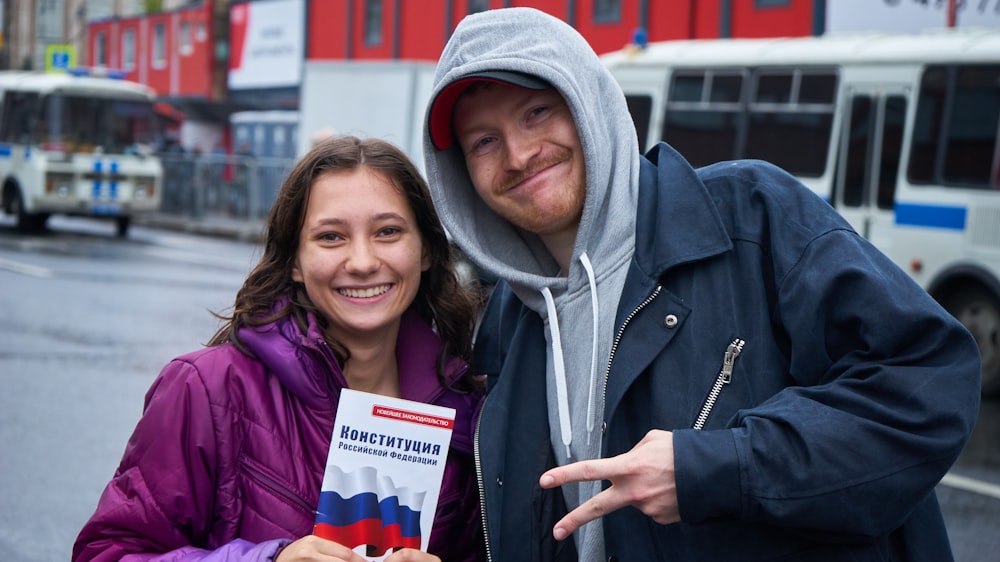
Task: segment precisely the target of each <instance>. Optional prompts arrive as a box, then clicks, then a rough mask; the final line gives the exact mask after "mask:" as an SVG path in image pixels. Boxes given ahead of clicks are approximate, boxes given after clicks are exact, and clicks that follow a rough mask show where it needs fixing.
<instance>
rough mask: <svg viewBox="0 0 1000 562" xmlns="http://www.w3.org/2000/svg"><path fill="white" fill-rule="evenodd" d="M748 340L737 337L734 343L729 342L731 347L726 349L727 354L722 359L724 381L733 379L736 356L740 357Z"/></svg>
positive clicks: (727, 382)
mask: <svg viewBox="0 0 1000 562" xmlns="http://www.w3.org/2000/svg"><path fill="white" fill-rule="evenodd" d="M745 343H746V342H745V341H743V340H741V339H739V338H736V339H735V340H733V343H731V344H729V348H727V349H726V356H725V358H724V359H723V360H722V382H723V383H725V384H729V382H730V381H732V380H733V364H734V363H736V358H737V357H739V355H740V352H741V351H743V344H745Z"/></svg>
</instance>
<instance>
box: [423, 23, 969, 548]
mask: <svg viewBox="0 0 1000 562" xmlns="http://www.w3.org/2000/svg"><path fill="white" fill-rule="evenodd" d="M425 155H426V164H427V166H426V168H427V174H428V177H429V180H430V184H431V191H432V196H433V197H434V200H435V204H436V205H437V208H438V210H439V212H440V216H441V218H442V220H443V222H444V223H445V225H446V227H447V228H448V230H449V231H450V233H451V234H452V235H453V237H454V239H455V240H456V241H457V243H458V244H459V246H460V247H461V248H462V249H463V250H464V251H465V252H466V253H467V254H468V255H469V256H470V257H471V258H472V259H473V260H474V261H475V262H476V263H477V264H478V265H479V266H480V267H481V268H482V269H483V270H484V271H485V272H486V273H487V274H489V275H491V276H495V277H496V278H498V279H500V280H501V282H500V283H499V284H498V285H497V287H496V289H495V291H494V293H493V296H492V298H491V301H490V304H489V306H488V309H487V311H486V313H485V317H484V319H483V322H482V325H481V328H480V331H479V334H478V337H477V342H476V348H477V351H476V358H477V360H476V361H477V363H476V368H477V369H479V370H480V371H481V372H483V373H486V374H488V375H489V393H488V395H487V398H486V401H485V404H484V406H483V412H482V416H481V418H480V420H479V434H478V441H477V451H478V459H479V462H480V466H481V475H480V476H481V481H480V484H481V487H482V492H483V494H484V496H483V502H484V506H485V517H484V519H485V523H486V528H487V537H486V538H487V543H488V546H489V548H490V552H491V554H492V556H493V559H494V560H505V561H506V560H574V559H577V558H579V559H581V560H595V561H596V560H622V561H624V560H636V561H646V560H667V559H670V560H775V559H781V560H811V561H813V560H933V561H939V560H946V559H949V558H950V557H951V549H950V545H949V543H948V537H947V535H946V532H945V527H944V523H943V520H942V516H941V512H940V508H939V507H938V504H937V500H936V497H935V494H934V487H935V485H936V484H937V483H938V481H939V480H940V479H941V477H942V476H943V475H944V474H945V472H946V471H947V470H948V468H949V467H950V466H951V464H952V463H953V462H954V461H955V459H956V458H957V456H958V454H959V453H960V452H961V450H962V447H963V445H964V444H965V442H966V440H967V439H968V437H969V434H970V432H971V430H972V426H973V424H974V422H975V416H976V412H977V411H978V401H979V369H980V367H979V358H978V353H977V350H976V347H975V343H974V342H973V340H972V338H971V337H970V336H969V334H968V333H967V332H966V331H965V330H964V328H963V327H962V326H961V325H960V324H959V323H958V322H956V321H955V320H954V319H953V318H951V317H950V316H949V315H948V314H947V313H946V312H945V311H944V310H943V309H942V308H941V307H939V306H938V305H937V304H936V303H935V302H934V301H933V300H932V299H931V298H930V297H929V296H928V295H927V294H926V293H925V292H924V291H923V290H922V289H921V288H920V287H919V286H918V285H916V284H915V283H914V282H913V281H912V280H911V279H909V278H908V277H907V276H906V274H905V273H904V272H902V271H901V270H900V269H899V268H897V267H896V266H894V265H893V264H892V263H891V262H890V261H889V260H888V259H887V258H886V257H885V256H883V255H882V254H881V253H880V252H878V251H877V250H876V249H875V248H874V247H872V246H871V245H870V244H869V243H868V242H867V241H865V240H864V239H863V238H861V237H860V236H858V235H857V234H856V233H855V232H853V231H852V230H851V228H850V226H849V225H848V224H847V223H846V222H845V221H844V220H843V219H842V218H840V217H839V216H838V215H837V213H836V212H835V211H834V210H833V209H832V208H831V207H830V206H829V205H828V204H827V203H825V202H824V201H822V200H821V199H819V198H818V197H816V196H815V195H814V194H813V193H812V192H810V191H809V190H808V189H806V188H805V187H804V186H802V185H801V184H800V183H799V182H797V181H796V180H795V179H794V178H792V177H791V176H790V175H788V174H787V173H785V172H783V171H782V170H779V169H777V168H775V167H774V166H771V165H769V164H766V163H763V162H759V161H745V162H727V163H720V164H716V165H713V166H709V167H706V168H703V169H699V170H694V169H692V168H691V167H690V166H689V165H688V164H687V162H686V161H684V159H683V158H682V157H681V156H680V155H679V154H677V153H676V152H675V151H674V150H673V149H672V148H670V147H669V146H667V145H666V144H660V145H658V146H657V147H655V148H654V149H653V150H651V151H650V152H649V153H648V154H647V156H645V157H642V156H640V154H639V152H638V150H637V141H636V134H635V130H634V126H633V124H632V121H631V119H630V117H629V114H628V111H627V108H626V104H625V100H624V97H623V95H622V92H621V90H620V88H619V87H618V86H617V85H616V83H615V82H614V80H613V78H612V77H611V76H610V74H609V73H608V72H607V71H606V70H605V69H604V68H603V66H602V65H601V63H600V61H599V59H598V58H597V57H596V55H595V54H594V52H593V51H592V50H591V49H590V47H589V46H588V45H587V43H586V42H585V41H584V40H583V38H582V37H580V36H579V35H578V34H577V33H576V32H575V31H574V30H573V29H572V28H570V27H569V26H567V25H566V24H564V23H563V22H561V21H560V20H558V19H556V18H553V17H550V16H547V15H545V14H543V13H541V12H538V11H535V10H532V9H526V8H511V9H503V10H492V11H487V12H483V13H480V14H476V15H473V16H469V17H467V18H466V19H465V20H464V21H463V22H462V23H461V24H460V25H459V26H458V27H457V28H456V30H455V33H454V35H453V36H452V37H451V39H450V40H449V42H448V44H447V46H446V47H445V50H444V52H443V54H442V56H441V59H440V62H439V65H438V69H437V72H436V76H435V80H434V87H433V92H432V101H431V104H430V106H429V108H428V113H427V135H426V137H425ZM602 490H603V491H602ZM570 536H572V538H573V540H564V539H566V538H568V537H570Z"/></svg>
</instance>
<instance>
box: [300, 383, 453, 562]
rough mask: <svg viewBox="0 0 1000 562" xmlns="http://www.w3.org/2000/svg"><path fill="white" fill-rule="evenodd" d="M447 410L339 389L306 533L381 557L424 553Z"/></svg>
mask: <svg viewBox="0 0 1000 562" xmlns="http://www.w3.org/2000/svg"><path fill="white" fill-rule="evenodd" d="M454 424H455V410H453V409H451V408H444V407H441V406H434V405H432V404H424V403H422V402H413V401H410V400H403V399H400V398H391V397H387V396H381V395H378V394H369V393H366V392H359V391H356V390H349V389H344V390H343V391H341V394H340V403H339V405H338V407H337V420H336V422H335V423H334V426H333V437H332V439H331V440H330V453H329V455H328V456H327V461H326V472H325V473H324V475H323V486H322V488H321V489H320V498H319V506H318V507H317V512H316V524H315V527H314V529H313V534H314V535H316V536H319V537H323V538H326V539H329V540H332V541H336V542H338V543H340V544H342V545H345V546H348V547H350V548H352V549H353V550H354V551H355V552H357V553H358V554H361V555H362V556H365V557H367V558H368V559H369V560H381V559H383V558H384V557H385V556H386V555H388V554H391V553H392V552H394V551H395V550H398V549H400V548H416V549H420V550H424V551H426V550H427V543H428V541H429V539H430V531H431V526H432V525H433V523H434V512H435V510H436V509H437V501H438V495H439V493H440V491H441V478H442V476H443V475H444V465H445V460H446V459H447V457H448V447H449V445H450V443H451V432H452V429H453V428H454Z"/></svg>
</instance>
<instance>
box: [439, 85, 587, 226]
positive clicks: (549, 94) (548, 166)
mask: <svg viewBox="0 0 1000 562" xmlns="http://www.w3.org/2000/svg"><path fill="white" fill-rule="evenodd" d="M453 123H454V127H455V138H456V139H457V141H458V144H459V146H460V147H461V149H462V152H463V154H464V155H465V163H466V166H467V167H468V169H469V176H470V177H471V178H472V183H473V185H475V188H476V191H477V192H478V193H479V196H480V197H482V199H483V201H485V202H486V204H487V205H489V207H490V208H491V209H493V210H494V211H496V213H497V214H499V215H500V216H502V217H503V218H505V219H507V220H508V221H510V222H511V223H513V224H515V225H516V226H519V227H521V228H523V229H525V230H527V231H529V232H534V233H536V234H539V235H540V236H542V237H543V238H545V237H555V238H562V239H568V240H572V239H574V238H575V236H576V229H577V227H578V226H579V225H580V216H581V215H582V213H583V203H584V198H585V196H586V178H585V168H584V162H583V148H582V147H581V146H580V137H579V135H577V132H576V124H575V123H574V122H573V117H572V115H571V114H570V110H569V106H568V105H567V104H566V101H565V100H564V99H563V97H562V96H561V95H560V94H559V92H558V91H556V90H555V89H553V88H549V89H547V90H528V89H524V88H518V87H516V86H509V85H505V84H498V83H484V84H482V85H481V86H478V87H473V89H471V90H470V91H469V92H467V93H466V94H463V95H462V97H461V98H459V100H458V102H457V103H456V104H455V113H454V118H453Z"/></svg>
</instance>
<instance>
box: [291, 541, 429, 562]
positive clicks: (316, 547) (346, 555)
mask: <svg viewBox="0 0 1000 562" xmlns="http://www.w3.org/2000/svg"><path fill="white" fill-rule="evenodd" d="M405 560H409V559H405ZM274 562H367V561H366V559H365V557H364V556H361V555H360V554H358V553H356V552H354V551H353V550H351V549H349V548H347V547H346V546H344V545H342V544H340V543H336V542H333V541H331V540H327V539H323V538H320V537H317V536H315V535H308V536H305V537H302V538H301V539H299V540H297V541H295V542H293V543H291V544H289V545H288V546H286V547H285V548H284V549H283V550H282V551H281V553H280V554H278V557H277V558H275V559H274Z"/></svg>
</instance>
